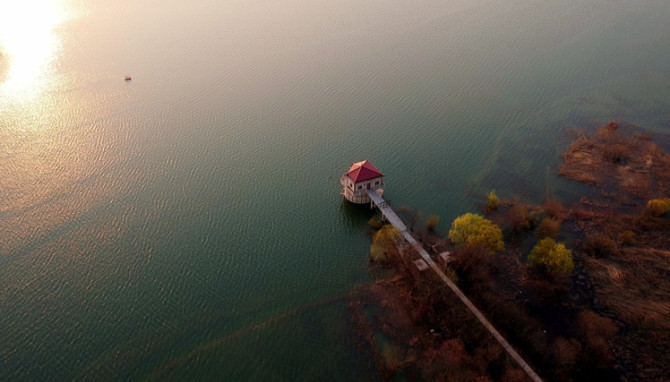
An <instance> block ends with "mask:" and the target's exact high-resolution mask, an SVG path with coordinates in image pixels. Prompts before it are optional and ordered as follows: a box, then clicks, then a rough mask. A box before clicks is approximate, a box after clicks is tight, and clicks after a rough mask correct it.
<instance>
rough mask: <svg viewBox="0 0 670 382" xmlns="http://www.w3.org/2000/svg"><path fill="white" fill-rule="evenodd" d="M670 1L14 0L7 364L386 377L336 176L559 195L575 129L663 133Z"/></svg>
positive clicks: (1, 17)
mask: <svg viewBox="0 0 670 382" xmlns="http://www.w3.org/2000/svg"><path fill="white" fill-rule="evenodd" d="M6 3H9V4H6ZM14 3H20V4H14ZM669 19H670V2H668V1H667V0H640V1H611V0H607V1H606V0H548V1H541V2H529V1H520V0H508V1H492V0H467V1H466V0H445V1H435V0H418V1H405V0H400V1H380V0H372V1H350V0H343V1H337V2H327V1H305V0H285V1H282V2H278V1H267V0H252V1H239V0H194V1H183V0H161V1H158V0H137V1H128V0H123V1H117V0H103V1H94V0H22V1H20V2H18V1H17V2H14V1H6V2H2V4H0V380H3V381H4V380H7V381H10V380H35V381H43V380H71V379H74V380H94V379H102V380H163V379H172V380H187V379H190V380H287V381H288V380H290V381H295V380H317V379H325V380H347V381H351V380H374V379H378V378H379V377H378V376H377V375H376V374H375V372H374V370H373V369H371V367H370V360H368V359H366V358H365V356H364V355H363V354H360V353H359V352H357V351H356V349H355V347H354V346H353V345H352V334H351V328H350V326H349V317H348V315H347V303H348V302H347V298H346V297H347V295H348V293H350V292H351V291H352V290H354V289H355V288H356V286H358V285H361V284H365V283H368V282H370V281H371V280H372V277H371V276H370V274H369V272H368V268H367V256H368V250H369V237H368V236H367V234H366V221H367V219H368V218H369V217H370V216H371V214H372V212H370V211H369V210H367V209H366V207H364V208H352V207H351V206H349V205H347V204H346V203H343V202H342V197H341V196H340V195H339V193H340V185H339V177H340V175H341V174H342V173H343V172H344V171H345V170H346V169H347V168H348V166H349V165H350V163H351V162H354V161H359V160H364V159H369V160H371V161H372V162H373V163H374V164H375V165H376V166H377V167H378V168H379V169H380V170H381V171H382V172H384V173H386V174H387V175H388V177H387V178H386V183H387V192H386V197H387V199H388V200H390V201H391V203H392V204H393V205H395V206H401V205H409V206H412V207H414V208H415V209H418V210H421V211H423V212H425V213H426V214H437V215H439V216H440V217H441V219H442V223H441V224H440V225H439V226H438V231H441V232H446V231H447V230H448V226H449V224H450V222H451V221H452V220H453V218H455V217H456V216H458V215H460V214H462V213H465V212H468V211H477V210H478V203H480V202H481V201H482V199H483V198H484V195H485V194H486V192H488V191H489V190H490V189H492V188H495V189H496V190H497V191H498V195H500V196H501V197H519V198H523V199H524V200H528V201H538V202H539V201H542V200H543V199H544V198H545V196H547V195H549V196H554V197H561V198H563V199H564V200H570V198H573V197H575V196H576V195H577V194H578V193H579V192H581V190H582V189H581V188H579V187H578V186H576V185H575V184H574V183H571V182H568V181H565V180H562V179H560V178H558V177H557V175H556V174H557V164H558V163H559V161H560V153H561V152H562V150H563V149H564V148H565V146H566V145H567V144H568V142H570V141H571V139H572V138H573V137H574V133H575V132H576V131H580V130H582V129H585V130H589V129H593V128H594V127H596V126H598V125H600V124H602V123H605V122H607V121H609V120H619V121H622V122H625V123H626V124H629V125H638V126H642V127H644V128H646V129H648V130H650V131H651V132H656V133H668V132H670V111H669V110H670V23H668V22H667V20H669ZM125 76H132V81H124V77H125ZM578 191H579V192H578Z"/></svg>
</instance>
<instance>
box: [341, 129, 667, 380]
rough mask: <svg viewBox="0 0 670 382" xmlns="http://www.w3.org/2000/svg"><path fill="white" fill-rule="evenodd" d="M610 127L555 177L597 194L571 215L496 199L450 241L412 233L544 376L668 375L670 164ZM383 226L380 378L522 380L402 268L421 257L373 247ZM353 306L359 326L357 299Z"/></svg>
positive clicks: (449, 302)
mask: <svg viewBox="0 0 670 382" xmlns="http://www.w3.org/2000/svg"><path fill="white" fill-rule="evenodd" d="M617 129H618V124H615V123H610V124H607V125H606V126H604V127H602V128H600V129H599V130H598V132H597V133H596V135H595V136H594V137H587V136H585V135H581V136H580V137H578V138H577V140H576V141H575V142H574V143H573V144H572V145H571V146H570V148H568V150H567V151H566V153H565V155H564V159H565V164H564V165H562V166H561V169H560V173H561V174H562V175H564V176H566V177H569V178H571V179H575V180H579V181H581V182H585V183H588V184H591V185H594V186H595V187H597V188H598V189H600V190H601V194H602V196H603V197H602V199H600V200H589V199H586V198H582V200H581V201H580V203H578V204H576V205H570V206H567V207H566V206H564V205H563V204H562V203H561V202H560V201H558V200H555V199H548V200H546V201H545V202H544V203H543V204H542V205H530V204H523V203H521V202H519V201H513V200H498V201H497V202H496V203H495V208H492V205H491V203H490V200H491V196H492V195H493V196H495V197H496V198H497V196H496V195H495V193H494V192H493V191H492V192H491V193H489V194H488V195H487V203H486V205H485V210H486V213H487V218H486V219H485V218H484V217H482V216H481V215H478V214H473V213H467V214H464V215H462V216H460V217H458V218H456V219H455V220H454V222H453V223H452V225H451V229H450V231H449V234H448V239H449V240H446V239H444V238H440V237H438V236H435V235H434V234H433V233H432V232H430V231H429V232H426V233H424V234H418V236H420V239H421V240H422V241H423V243H424V246H425V247H426V248H430V249H431V250H432V252H433V253H434V254H438V253H443V252H444V251H451V257H450V258H451V260H450V261H449V262H447V263H442V267H443V269H444V270H445V273H447V274H448V275H450V277H451V278H452V280H454V281H455V282H457V284H458V286H459V287H460V288H461V289H462V290H463V292H464V293H465V294H466V295H467V296H468V297H469V298H470V299H471V300H472V301H473V303H474V304H475V305H476V306H478V307H479V308H480V309H481V310H482V311H483V313H484V315H485V316H486V317H487V318H488V319H489V320H490V321H491V323H492V324H493V325H494V326H495V327H496V328H497V329H498V330H499V331H500V332H501V333H502V334H503V336H505V337H506V338H507V339H508V341H509V342H511V343H512V345H513V346H514V347H515V348H516V350H517V351H518V352H519V353H520V354H521V355H522V356H523V357H524V358H525V359H526V361H528V362H529V363H530V364H531V365H532V366H533V368H534V369H535V370H536V371H537V372H538V373H539V374H540V376H541V377H542V378H544V379H545V380H547V381H571V380H584V381H587V380H662V379H663V378H665V377H667V375H670V355H669V354H670V345H669V344H670V320H668V319H667V317H669V316H670V273H669V272H670V235H668V232H670V217H668V212H670V205H669V204H670V199H669V198H668V196H669V195H670V190H668V189H666V188H665V187H666V186H667V185H668V184H670V183H668V181H669V180H670V179H668V178H670V172H664V171H665V170H666V169H670V167H666V166H668V164H670V160H668V158H669V156H668V155H667V154H666V153H665V152H663V150H661V149H660V148H658V146H656V145H654V144H653V143H651V140H650V139H649V138H648V137H646V136H641V135H634V136H633V137H627V136H623V135H622V134H621V133H620V132H619V131H618V130H617ZM650 195H653V198H651V199H650V198H649V196H650ZM380 232H383V233H381V234H380ZM390 232H391V231H389V229H388V228H387V226H384V227H382V229H380V230H379V231H378V233H377V234H375V235H374V238H373V247H372V248H373V250H372V252H375V253H377V254H379V253H384V254H385V255H386V256H387V261H386V262H384V264H387V265H394V266H395V269H396V271H397V273H396V276H395V277H394V278H393V279H390V280H384V281H380V282H379V283H377V284H376V285H375V286H374V293H375V296H376V298H377V299H381V300H382V301H384V303H383V304H382V305H384V306H386V307H388V308H389V309H388V310H384V312H383V315H379V316H376V318H375V325H374V327H377V328H381V330H382V331H383V333H384V334H385V335H386V336H388V338H389V340H390V341H392V342H393V346H392V351H390V350H388V348H387V350H385V351H384V352H382V353H381V354H382V355H381V356H378V357H377V359H378V361H375V363H376V364H377V366H378V368H379V369H380V371H381V373H382V375H383V376H384V377H385V378H392V377H394V376H399V377H400V378H404V377H409V379H410V380H482V381H484V380H486V381H522V380H526V378H527V377H526V376H525V374H524V372H523V371H521V370H520V369H519V367H518V365H516V364H513V363H511V361H510V360H509V359H507V357H506V355H505V352H504V351H503V350H502V348H501V347H500V346H499V345H498V344H497V343H496V342H495V341H494V340H493V339H492V337H490V335H489V334H488V333H487V332H486V331H485V330H483V328H482V327H481V326H480V325H479V323H477V322H476V320H475V319H474V318H473V317H472V315H471V314H470V313H469V312H468V311H467V310H466V309H465V308H464V307H463V306H462V305H461V304H459V303H458V302H455V301H456V300H455V298H454V297H453V296H452V295H451V293H450V292H447V291H445V288H444V287H443V285H442V284H441V282H440V281H439V280H437V279H436V277H434V276H433V275H432V273H431V272H424V273H422V274H420V275H418V276H417V274H416V273H412V272H410V269H411V267H412V263H411V261H413V259H416V256H417V254H416V253H413V251H412V250H411V249H408V248H406V247H403V246H402V245H401V246H400V247H399V248H400V249H398V250H396V251H394V250H393V249H392V248H389V247H387V246H385V245H381V244H380V243H382V242H384V243H387V244H389V243H391V242H393V243H395V239H394V238H397V237H396V236H394V235H393V234H392V233H390ZM503 233H505V235H504V236H503ZM503 239H505V243H503ZM566 243H567V244H566ZM389 245H390V244H389ZM495 252H498V254H497V255H496V256H491V253H495ZM447 264H448V265H447ZM354 307H357V308H355V309H354ZM352 309H354V310H355V311H356V312H358V313H356V317H357V320H360V321H361V322H363V321H366V318H365V317H368V316H366V315H364V314H363V313H361V312H362V311H361V310H356V309H360V305H355V304H354V305H352ZM359 324H360V322H359ZM361 325H363V324H361ZM371 327H372V326H368V329H367V330H372V329H371ZM368 333H369V334H368V335H366V337H365V338H368V340H366V341H368V343H374V342H375V340H374V339H370V338H372V334H371V333H372V331H370V332H368ZM369 349H371V348H369ZM372 351H373V352H374V350H372ZM389 354H392V355H393V356H392V357H391V356H390V355H389ZM398 373H400V374H398Z"/></svg>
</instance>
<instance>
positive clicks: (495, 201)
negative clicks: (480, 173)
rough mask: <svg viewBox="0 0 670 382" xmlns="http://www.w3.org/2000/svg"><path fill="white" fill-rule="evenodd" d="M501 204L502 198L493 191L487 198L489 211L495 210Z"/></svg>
mask: <svg viewBox="0 0 670 382" xmlns="http://www.w3.org/2000/svg"><path fill="white" fill-rule="evenodd" d="M499 204H500V198H498V195H496V190H491V192H489V194H488V196H487V198H486V205H487V207H488V208H489V210H495V209H496V208H498V205H499Z"/></svg>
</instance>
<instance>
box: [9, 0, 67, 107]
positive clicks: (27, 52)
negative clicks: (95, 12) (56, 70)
mask: <svg viewBox="0 0 670 382" xmlns="http://www.w3.org/2000/svg"><path fill="white" fill-rule="evenodd" d="M66 17H67V13H66V10H65V8H64V6H63V4H62V0H18V1H13V0H8V1H0V101H2V102H20V101H25V100H29V99H32V98H33V97H35V96H37V95H38V94H39V93H40V91H41V90H42V89H43V87H44V86H45V83H46V82H47V81H48V77H49V76H48V74H49V70H50V64H51V63H52V61H53V60H54V58H55V57H56V55H57V54H58V52H59V50H60V40H59V38H58V35H57V34H56V31H55V29H56V27H57V26H58V25H59V24H60V23H62V22H63V21H65V19H66Z"/></svg>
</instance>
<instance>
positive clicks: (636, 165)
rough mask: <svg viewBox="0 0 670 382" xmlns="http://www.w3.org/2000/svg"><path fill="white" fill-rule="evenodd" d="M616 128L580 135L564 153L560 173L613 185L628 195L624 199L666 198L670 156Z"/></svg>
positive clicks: (669, 177)
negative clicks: (657, 196)
mask: <svg viewBox="0 0 670 382" xmlns="http://www.w3.org/2000/svg"><path fill="white" fill-rule="evenodd" d="M617 127H618V125H617V124H616V123H613V122H610V123H609V124H607V125H605V126H603V127H601V128H600V129H598V131H597V132H596V134H595V136H593V137H587V136H585V135H581V136H579V137H578V138H577V140H575V141H574V142H573V143H572V145H570V147H569V148H568V149H567V150H566V152H565V153H564V154H563V159H564V162H565V163H564V164H563V165H561V166H560V168H559V174H560V175H562V176H565V177H567V178H570V179H573V180H576V181H579V182H583V183H588V184H594V185H597V186H600V187H606V186H607V185H609V184H610V183H612V182H614V183H615V184H616V185H617V186H619V187H620V191H625V192H626V193H627V194H628V195H620V196H622V197H624V196H625V197H628V198H630V197H631V196H632V197H635V198H642V199H648V198H649V196H650V195H653V196H656V195H665V194H666V193H667V185H668V184H670V155H668V154H667V153H665V152H664V151H663V150H662V149H661V148H660V147H658V146H657V145H656V144H654V143H652V142H650V141H649V140H647V139H642V136H637V137H629V136H625V135H623V134H621V133H619V132H618V131H617ZM645 138H646V137H645Z"/></svg>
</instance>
